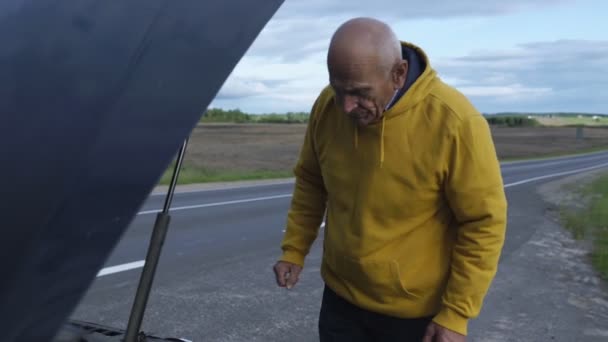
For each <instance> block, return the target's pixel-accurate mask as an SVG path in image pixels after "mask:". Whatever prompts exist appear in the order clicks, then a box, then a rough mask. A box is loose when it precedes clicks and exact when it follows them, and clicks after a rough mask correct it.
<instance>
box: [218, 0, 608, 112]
mask: <svg viewBox="0 0 608 342" xmlns="http://www.w3.org/2000/svg"><path fill="white" fill-rule="evenodd" d="M357 16H371V17H375V18H378V19H381V20H384V21H386V22H387V23H388V24H389V25H391V26H392V27H393V29H394V30H395V32H396V33H397V35H398V36H399V39H401V40H405V41H409V42H412V43H414V44H416V45H418V46H420V47H421V48H422V49H423V50H425V51H426V53H427V54H428V56H429V58H430V61H431V66H432V67H433V68H435V69H436V70H437V72H438V73H439V76H440V77H441V78H442V79H443V80H444V81H446V82H448V83H449V84H451V85H453V86H455V87H456V88H458V89H459V90H460V91H462V92H463V93H464V94H465V95H467V96H469V98H470V99H471V101H472V102H473V104H474V105H475V106H477V108H478V109H479V110H481V111H483V112H489V113H492V112H501V111H577V112H593V113H608V20H606V19H605V18H608V1H606V0H595V1H592V0H578V1H577V0H510V1H502V0H500V1H499V0H460V1H454V0H449V1H448V0H424V1H410V0H400V1H395V0H374V1H363V0H349V1H339V0H286V1H285V3H284V4H283V6H282V7H281V8H280V9H279V11H278V12H277V13H276V14H275V16H274V17H273V18H272V19H271V21H270V22H269V23H268V24H267V25H266V27H265V29H264V30H263V31H262V32H261V33H260V35H259V36H258V38H257V39H256V41H255V42H254V43H253V45H252V46H251V48H250V49H249V50H248V52H247V54H246V55H245V56H244V57H243V59H242V60H241V61H240V63H239V64H238V65H237V67H236V68H235V70H234V71H233V73H232V74H231V75H230V77H229V78H228V79H227V80H226V82H225V83H224V86H223V87H222V89H221V90H220V92H219V94H218V95H217V97H216V99H215V100H214V101H213V103H212V104H211V107H219V108H225V109H234V108H240V109H241V110H243V111H245V112H250V113H268V112H277V113H281V112H287V111H305V112H307V111H309V109H310V106H311V105H312V102H313V101H314V99H315V97H316V96H317V94H318V92H319V91H320V90H321V89H322V88H323V87H324V86H325V85H326V84H327V82H328V78H327V68H326V64H325V56H326V49H327V46H328V44H329V39H330V38H331V35H332V33H333V32H334V30H335V29H336V28H337V27H338V26H339V25H340V24H341V23H342V22H344V21H345V20H347V19H349V18H352V17H357Z"/></svg>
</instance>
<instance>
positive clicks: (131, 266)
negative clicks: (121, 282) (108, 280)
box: [97, 260, 146, 277]
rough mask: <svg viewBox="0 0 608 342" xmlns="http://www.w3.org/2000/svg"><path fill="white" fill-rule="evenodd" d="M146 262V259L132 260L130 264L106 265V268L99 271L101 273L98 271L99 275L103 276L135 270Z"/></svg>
mask: <svg viewBox="0 0 608 342" xmlns="http://www.w3.org/2000/svg"><path fill="white" fill-rule="evenodd" d="M145 263H146V261H145V260H139V261H134V262H130V263H128V264H122V265H116V266H112V267H106V268H104V269H102V270H101V271H99V273H97V277H103V276H105V275H109V274H114V273H119V272H124V271H129V270H134V269H136V268H140V267H144V265H145Z"/></svg>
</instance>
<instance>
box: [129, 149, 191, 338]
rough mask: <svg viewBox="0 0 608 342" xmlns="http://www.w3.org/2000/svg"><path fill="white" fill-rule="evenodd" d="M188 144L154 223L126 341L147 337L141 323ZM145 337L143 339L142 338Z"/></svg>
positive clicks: (180, 154)
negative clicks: (141, 332)
mask: <svg viewBox="0 0 608 342" xmlns="http://www.w3.org/2000/svg"><path fill="white" fill-rule="evenodd" d="M187 146H188V138H186V140H184V142H183V144H182V146H181V147H180V149H179V152H178V155H177V161H176V163H175V168H174V169H173V175H172V176H171V183H170V184H169V189H168V191H167V196H166V197H165V204H164V206H163V210H162V211H161V212H159V213H158V214H157V216H156V221H155V223H154V230H153V231H152V237H151V238H150V245H149V246H148V253H147V255H146V261H145V264H144V269H143V271H142V272H141V277H140V280H139V285H138V287H137V292H136V294H135V301H134V302H133V307H132V309H131V314H130V316H129V323H128V325H127V331H126V337H125V341H126V342H140V341H142V340H144V339H145V335H144V336H141V335H140V329H141V323H142V320H143V317H144V312H145V310H146V305H147V304H148V298H149V296H150V290H151V288H152V282H153V281H154V275H155V273H156V267H157V265H158V260H159V259H160V254H161V251H162V248H163V244H164V242H165V236H166V235H167V230H168V228H169V221H170V220H171V216H170V215H169V210H170V208H171V202H172V201H173V195H174V193H175V187H176V185H177V179H178V177H179V171H180V169H181V166H182V163H183V161H184V155H185V153H186V147H187ZM142 338H143V339H142Z"/></svg>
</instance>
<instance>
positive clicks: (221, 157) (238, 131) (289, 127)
mask: <svg viewBox="0 0 608 342" xmlns="http://www.w3.org/2000/svg"><path fill="white" fill-rule="evenodd" d="M305 129H306V125H304V124H201V125H198V126H197V127H196V128H195V129H194V131H193V133H192V136H191V138H190V144H189V148H188V150H187V153H186V162H185V166H186V168H188V169H189V170H188V171H189V172H193V171H197V170H198V171H200V170H205V172H204V174H202V173H200V172H199V174H198V175H197V174H192V176H191V177H190V178H191V179H189V180H187V181H186V180H185V181H186V182H190V183H192V182H204V181H212V180H228V179H230V180H232V179H239V178H273V177H280V176H290V171H291V169H292V167H293V165H294V163H295V161H296V158H297V155H298V151H299V148H300V144H301V142H302V139H303V134H304V131H305ZM492 134H493V137H494V141H495V143H496V148H497V151H498V155H499V158H501V159H502V160H505V159H517V158H534V157H543V156H548V155H559V154H565V153H575V152H581V151H589V150H594V149H600V148H608V128H585V129H584V139H582V140H577V139H576V129H575V128H570V127H523V128H508V127H493V128H492ZM210 172H211V173H213V174H214V177H211V178H209V177H208V175H209V173H210ZM195 173H196V172H195ZM228 173H232V175H231V176H229V177H224V178H222V177H218V175H222V174H228ZM248 173H249V174H251V173H255V175H253V174H252V175H250V177H245V175H247V174H248ZM184 176H185V177H186V175H184ZM166 180H167V178H165V181H166Z"/></svg>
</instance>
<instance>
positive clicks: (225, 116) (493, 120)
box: [201, 108, 538, 127]
mask: <svg viewBox="0 0 608 342" xmlns="http://www.w3.org/2000/svg"><path fill="white" fill-rule="evenodd" d="M484 116H485V118H486V120H488V123H489V124H490V125H495V126H508V127H529V126H536V125H537V124H538V122H537V121H536V120H534V119H530V118H528V117H526V116H521V115H512V116H506V115H496V116H494V115H484ZM308 117H309V114H308V113H304V112H288V113H284V114H277V113H271V114H248V113H245V112H243V111H241V110H240V109H230V110H225V109H220V108H211V109H208V110H207V111H206V113H205V114H204V115H203V117H202V118H201V122H208V123H281V124H289V123H307V122H308Z"/></svg>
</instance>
